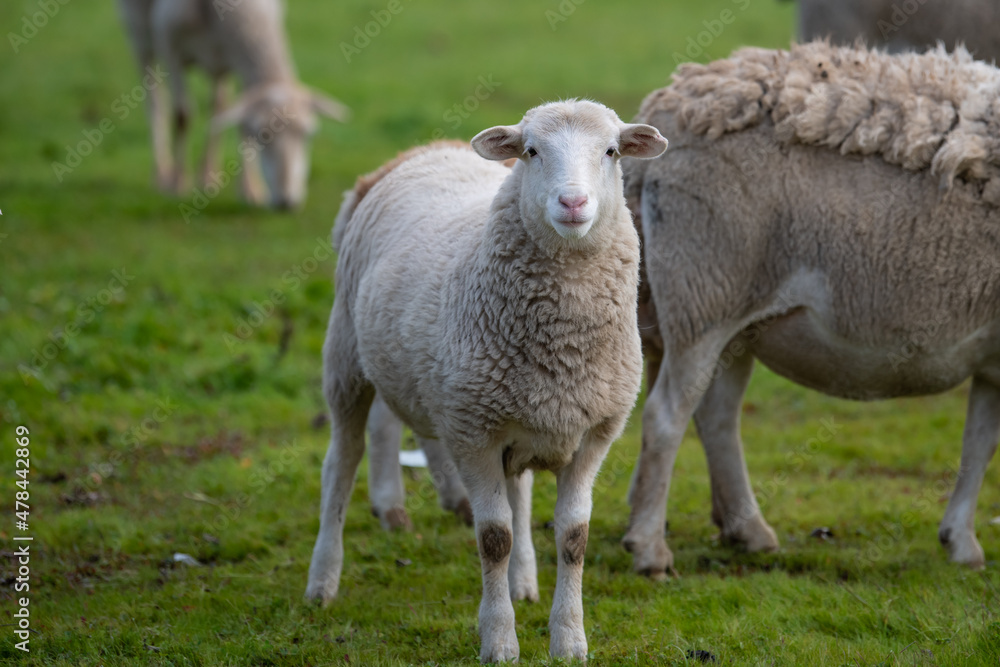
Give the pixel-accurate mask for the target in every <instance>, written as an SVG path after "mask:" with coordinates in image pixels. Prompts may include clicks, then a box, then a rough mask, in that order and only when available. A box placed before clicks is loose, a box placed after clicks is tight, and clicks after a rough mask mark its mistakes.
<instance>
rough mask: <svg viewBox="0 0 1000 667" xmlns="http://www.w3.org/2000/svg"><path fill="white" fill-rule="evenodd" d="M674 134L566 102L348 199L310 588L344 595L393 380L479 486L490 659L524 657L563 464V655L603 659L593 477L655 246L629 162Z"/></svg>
mask: <svg viewBox="0 0 1000 667" xmlns="http://www.w3.org/2000/svg"><path fill="white" fill-rule="evenodd" d="M665 147H666V142H665V141H664V140H663V138H662V137H661V136H660V135H659V133H658V132H656V130H655V129H653V128H651V127H649V126H645V125H627V124H624V123H622V122H621V121H620V120H618V117H617V116H616V115H615V114H614V112H612V111H611V110H609V109H607V108H606V107H604V106H602V105H599V104H596V103H594V102H586V101H572V102H559V103H552V104H546V105H543V106H541V107H537V108H535V109H532V110H530V111H529V112H528V113H527V114H526V115H525V117H524V119H523V120H522V121H521V122H520V123H519V124H518V125H514V126H509V127H494V128H491V129H489V130H485V131H483V132H481V133H480V134H479V135H477V136H476V137H475V138H474V139H473V140H472V148H473V149H474V150H475V153H474V152H472V151H470V150H468V148H465V147H456V146H451V145H445V146H441V145H433V144H432V145H431V146H429V147H423V148H418V149H414V150H413V151H411V152H409V153H406V154H404V155H403V156H401V157H400V158H399V159H397V160H395V161H394V162H393V163H390V165H387V166H386V167H385V168H383V169H380V170H379V171H378V172H376V173H375V174H374V175H373V176H372V177H368V178H362V179H360V180H359V183H358V185H357V187H356V188H355V190H354V192H353V193H349V194H348V195H347V197H346V198H345V203H344V206H343V208H342V209H341V212H340V214H339V215H338V219H337V222H336V227H335V242H336V245H337V246H338V247H339V249H340V258H339V262H338V265H337V277H336V291H337V298H336V300H335V302H334V305H333V312H332V314H331V316H330V326H329V329H328V332H327V338H326V344H325V345H324V391H325V393H326V397H327V400H328V402H329V406H330V413H331V430H332V437H331V441H330V449H329V452H328V453H327V456H326V459H325V461H324V464H323V498H322V504H321V513H320V531H319V535H318V537H317V540H316V546H315V549H314V551H313V557H312V564H311V566H310V569H309V584H308V587H307V590H306V595H307V596H308V597H311V598H320V599H322V600H324V601H328V600H330V599H332V598H333V597H335V596H336V594H337V589H338V585H339V580H340V572H341V568H342V564H343V554H344V549H343V526H344V513H345V510H346V507H347V503H348V500H349V498H350V491H351V487H352V485H353V481H354V474H355V471H356V469H357V465H358V461H359V460H360V458H361V456H362V453H363V451H364V429H365V420H366V417H367V414H368V408H369V405H370V404H371V402H372V399H373V397H374V395H375V392H376V390H377V391H378V393H379V395H381V396H382V398H383V399H384V400H385V402H386V403H387V404H388V405H389V406H390V407H391V408H392V410H393V412H395V413H396V414H398V415H400V416H401V417H402V418H403V421H405V422H406V423H407V424H409V425H410V427H411V428H412V429H413V430H414V432H415V433H417V434H418V435H420V436H421V437H424V438H437V439H439V440H441V442H442V443H444V445H445V446H446V447H447V449H448V451H449V452H450V454H451V455H452V457H453V459H454V461H455V463H456V464H457V465H458V470H459V474H460V475H461V478H462V481H463V482H464V484H465V488H466V489H467V491H468V493H469V500H470V501H471V503H472V509H473V514H474V516H475V526H476V534H477V537H478V544H479V553H480V558H481V561H482V577H483V600H482V604H481V605H480V611H479V633H480V639H481V642H482V647H481V650H480V657H481V659H482V660H483V661H492V660H506V659H516V658H517V657H518V643H517V637H516V634H515V631H514V608H513V606H512V604H511V598H529V599H538V584H537V580H536V577H535V559H534V547H533V546H532V543H531V525H530V493H531V486H530V484H531V473H530V471H531V470H533V469H534V470H552V471H553V472H554V473H555V474H556V478H557V489H558V500H557V501H556V507H555V534H556V535H555V536H556V545H557V553H558V575H557V583H556V591H555V597H554V602H553V606H552V611H551V615H550V620H549V635H550V652H551V653H552V655H555V656H566V657H577V658H584V657H586V653H587V640H586V636H585V634H584V629H583V600H582V589H581V586H582V575H583V556H584V550H585V548H586V544H587V533H588V525H589V520H590V510H591V492H592V486H593V481H594V477H595V475H596V474H597V470H598V468H599V466H600V464H601V461H602V460H603V459H604V456H605V454H606V453H607V451H608V447H609V446H610V444H611V442H612V441H613V440H614V439H615V438H616V437H617V436H618V435H619V434H620V433H621V431H622V429H623V427H624V425H625V420H626V419H627V417H628V415H629V412H630V410H631V408H632V406H633V404H634V401H635V397H636V393H637V392H638V389H639V383H640V377H641V370H642V368H641V365H642V360H641V356H640V349H639V336H638V332H637V329H636V320H635V299H636V282H637V278H638V262H639V245H638V243H639V241H638V236H637V234H636V232H635V229H634V227H633V225H632V220H631V216H630V215H629V212H628V209H627V208H626V206H625V201H624V198H623V196H622V181H621V170H620V167H619V164H618V162H619V157H620V156H623V155H624V156H633V157H653V156H656V155H659V154H660V153H661V152H662V151H663V150H664V148H665ZM476 153H478V154H479V155H476ZM480 156H482V157H480ZM482 158H487V160H507V159H510V158H517V162H516V163H515V164H514V166H513V168H512V169H508V168H506V167H504V166H502V165H499V164H494V163H492V162H488V161H487V160H483V159H482ZM508 567H509V569H508Z"/></svg>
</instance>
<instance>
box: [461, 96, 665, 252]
mask: <svg viewBox="0 0 1000 667" xmlns="http://www.w3.org/2000/svg"><path fill="white" fill-rule="evenodd" d="M472 146H473V148H474V149H475V150H476V152H478V153H479V154H480V155H482V156H483V157H485V158H487V159H491V160H505V159H508V158H512V157H516V158H518V159H520V160H522V162H523V165H522V166H521V192H520V197H521V199H520V207H521V214H522V216H523V217H524V219H525V222H526V224H537V223H538V222H539V221H542V222H543V224H545V225H547V226H548V227H549V228H550V229H552V230H554V231H555V232H556V233H557V234H558V235H559V236H560V237H562V238H564V239H583V238H584V237H586V236H587V235H588V233H591V230H592V229H593V228H594V227H595V226H600V224H601V221H602V220H604V219H607V218H608V217H609V216H614V215H615V214H616V213H617V212H618V210H619V209H620V207H623V206H624V201H623V195H622V173H621V168H620V167H619V165H618V160H619V158H621V157H622V156H624V155H628V156H632V157H645V158H649V157H656V156H657V155H659V154H660V153H662V152H663V151H664V149H666V146H667V142H666V139H664V138H663V137H662V136H660V133H659V132H658V131H657V130H656V128H654V127H651V126H649V125H628V124H626V123H622V122H621V121H620V120H619V119H618V116H616V115H615V113H614V112H613V111H611V110H610V109H608V108H607V107H605V106H603V105H600V104H597V103H595V102H587V101H574V102H555V103H551V104H546V105H543V106H541V107H537V108H535V109H532V110H530V111H529V112H528V113H527V114H526V115H525V117H524V120H522V121H521V123H520V124H518V125H516V126H504V127H494V128H491V129H489V130H484V131H483V132H481V133H479V134H478V135H477V136H476V137H475V138H474V139H473V140H472Z"/></svg>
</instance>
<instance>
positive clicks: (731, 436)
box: [694, 351, 778, 552]
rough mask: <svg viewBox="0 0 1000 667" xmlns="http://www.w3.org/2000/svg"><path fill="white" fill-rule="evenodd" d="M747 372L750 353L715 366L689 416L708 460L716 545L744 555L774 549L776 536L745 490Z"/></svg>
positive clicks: (750, 365)
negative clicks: (719, 532)
mask: <svg viewBox="0 0 1000 667" xmlns="http://www.w3.org/2000/svg"><path fill="white" fill-rule="evenodd" d="M752 373H753V355H751V354H750V352H749V351H744V352H743V354H741V355H734V356H733V357H732V363H731V364H730V365H729V367H728V368H723V367H721V366H720V367H719V372H718V374H717V377H716V378H715V380H713V381H712V384H711V385H710V386H709V388H708V391H706V392H705V396H704V397H703V398H702V399H701V403H700V404H699V406H698V408H697V410H695V413H694V423H695V426H696V427H697V428H698V436H699V437H700V438H701V444H702V446H703V447H704V449H705V457H706V458H707V459H708V472H709V477H710V478H711V481H712V520H713V521H714V522H715V524H716V525H717V526H719V528H721V529H722V541H723V542H724V543H729V544H739V545H742V546H744V547H745V548H746V550H747V551H750V552H755V551H775V550H777V548H778V538H777V536H776V535H775V533H774V530H773V529H772V528H771V527H770V526H769V525H767V522H766V521H765V520H764V517H763V515H762V514H761V511H760V507H759V506H758V505H757V499H756V498H755V497H754V494H753V489H752V488H751V486H750V475H749V473H748V472H747V464H746V460H745V459H744V458H743V443H742V442H741V441H740V409H741V407H742V405H743V395H744V393H745V392H746V388H747V384H748V383H749V382H750V376H751V374H752Z"/></svg>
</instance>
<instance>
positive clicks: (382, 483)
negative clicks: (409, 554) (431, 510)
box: [368, 396, 472, 530]
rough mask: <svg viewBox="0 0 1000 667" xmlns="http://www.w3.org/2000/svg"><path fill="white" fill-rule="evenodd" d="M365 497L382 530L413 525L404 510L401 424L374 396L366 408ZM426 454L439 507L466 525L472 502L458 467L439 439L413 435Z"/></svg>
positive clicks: (383, 403)
mask: <svg viewBox="0 0 1000 667" xmlns="http://www.w3.org/2000/svg"><path fill="white" fill-rule="evenodd" d="M368 435H369V437H370V439H371V440H370V442H371V444H370V446H369V448H368V497H369V500H370V502H371V505H372V514H374V515H375V516H377V517H378V518H379V521H380V522H381V524H382V528H384V529H385V530H396V529H403V530H409V529H411V528H412V527H413V522H412V521H411V520H410V515H409V513H408V512H407V511H406V491H405V489H404V488H403V476H402V469H401V467H400V465H399V441H400V439H401V438H402V435H403V425H402V424H401V423H400V421H399V419H397V418H396V416H395V415H394V414H392V411H391V410H390V409H389V406H387V405H386V404H385V401H383V400H382V399H381V398H379V397H378V396H376V397H375V400H374V402H372V407H371V410H370V411H369V412H368ZM416 440H417V444H418V445H420V448H421V449H422V450H423V451H424V455H425V456H426V457H427V468H428V471H429V472H430V475H431V480H432V481H433V483H434V488H435V489H436V490H437V494H438V499H439V501H440V503H441V507H443V508H444V509H446V510H449V511H451V512H454V513H455V514H457V515H458V517H459V518H460V519H462V521H463V522H465V524H466V525H469V526H471V525H472V506H471V505H469V499H468V497H467V495H466V493H465V485H463V484H462V480H461V478H460V477H459V476H458V467H457V466H456V465H455V462H454V461H452V460H451V456H449V455H448V450H447V449H446V448H445V447H444V446H443V445H442V444H441V441H440V440H436V439H433V438H420V437H416Z"/></svg>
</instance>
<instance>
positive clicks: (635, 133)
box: [618, 125, 667, 158]
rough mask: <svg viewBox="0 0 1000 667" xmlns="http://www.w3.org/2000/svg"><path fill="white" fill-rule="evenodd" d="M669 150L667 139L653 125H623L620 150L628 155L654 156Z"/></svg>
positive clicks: (619, 141) (619, 142) (620, 135)
mask: <svg viewBox="0 0 1000 667" xmlns="http://www.w3.org/2000/svg"><path fill="white" fill-rule="evenodd" d="M665 150H667V140H666V139H664V138H663V135H661V134H660V131H659V130H657V129H656V128H655V127H653V126H652V125H622V128H621V132H620V134H619V138H618V152H619V153H621V154H622V155H625V156H628V157H638V158H652V157H656V156H657V155H660V154H661V153H663V151H665Z"/></svg>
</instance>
